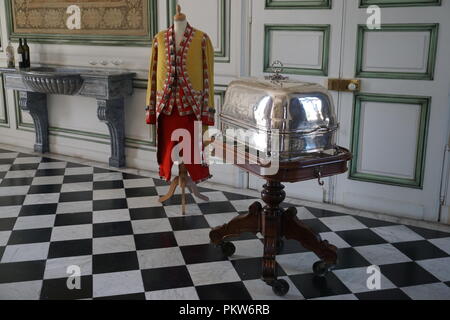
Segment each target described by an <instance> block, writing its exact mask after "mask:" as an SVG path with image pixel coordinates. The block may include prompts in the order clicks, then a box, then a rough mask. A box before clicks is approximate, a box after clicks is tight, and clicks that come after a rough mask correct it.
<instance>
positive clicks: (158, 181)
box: [153, 179, 170, 187]
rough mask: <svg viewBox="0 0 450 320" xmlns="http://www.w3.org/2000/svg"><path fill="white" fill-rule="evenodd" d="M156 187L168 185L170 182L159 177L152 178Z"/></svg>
mask: <svg viewBox="0 0 450 320" xmlns="http://www.w3.org/2000/svg"><path fill="white" fill-rule="evenodd" d="M153 182H154V183H155V186H156V187H164V186H168V185H170V182H167V181H164V180H161V179H153Z"/></svg>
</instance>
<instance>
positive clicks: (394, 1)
mask: <svg viewBox="0 0 450 320" xmlns="http://www.w3.org/2000/svg"><path fill="white" fill-rule="evenodd" d="M441 4H442V0H407V1H401V0H360V1H359V7H360V8H367V7H368V6H372V5H377V6H379V7H382V8H383V7H422V6H440V5H441Z"/></svg>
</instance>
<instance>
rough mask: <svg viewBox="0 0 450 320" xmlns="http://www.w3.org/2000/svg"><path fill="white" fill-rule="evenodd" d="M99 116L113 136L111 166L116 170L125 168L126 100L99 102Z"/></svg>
mask: <svg viewBox="0 0 450 320" xmlns="http://www.w3.org/2000/svg"><path fill="white" fill-rule="evenodd" d="M97 105H98V109H97V116H98V119H99V120H100V121H102V122H105V123H106V125H107V126H108V129H109V133H110V136H111V158H109V165H110V166H111V167H115V168H121V167H124V166H125V110H124V99H123V98H119V99H113V100H100V99H98V100H97Z"/></svg>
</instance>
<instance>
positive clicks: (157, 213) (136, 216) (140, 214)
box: [130, 207, 167, 220]
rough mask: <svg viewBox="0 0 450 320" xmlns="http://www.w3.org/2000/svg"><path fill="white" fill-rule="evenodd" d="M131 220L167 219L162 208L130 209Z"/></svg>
mask: <svg viewBox="0 0 450 320" xmlns="http://www.w3.org/2000/svg"><path fill="white" fill-rule="evenodd" d="M130 216H131V220H145V219H161V218H167V215H166V211H165V210H164V207H151V208H138V209H130Z"/></svg>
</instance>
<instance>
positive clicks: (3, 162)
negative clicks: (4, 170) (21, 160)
mask: <svg viewBox="0 0 450 320" xmlns="http://www.w3.org/2000/svg"><path fill="white" fill-rule="evenodd" d="M14 160H15V159H14V158H7V159H0V164H13V162H14Z"/></svg>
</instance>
